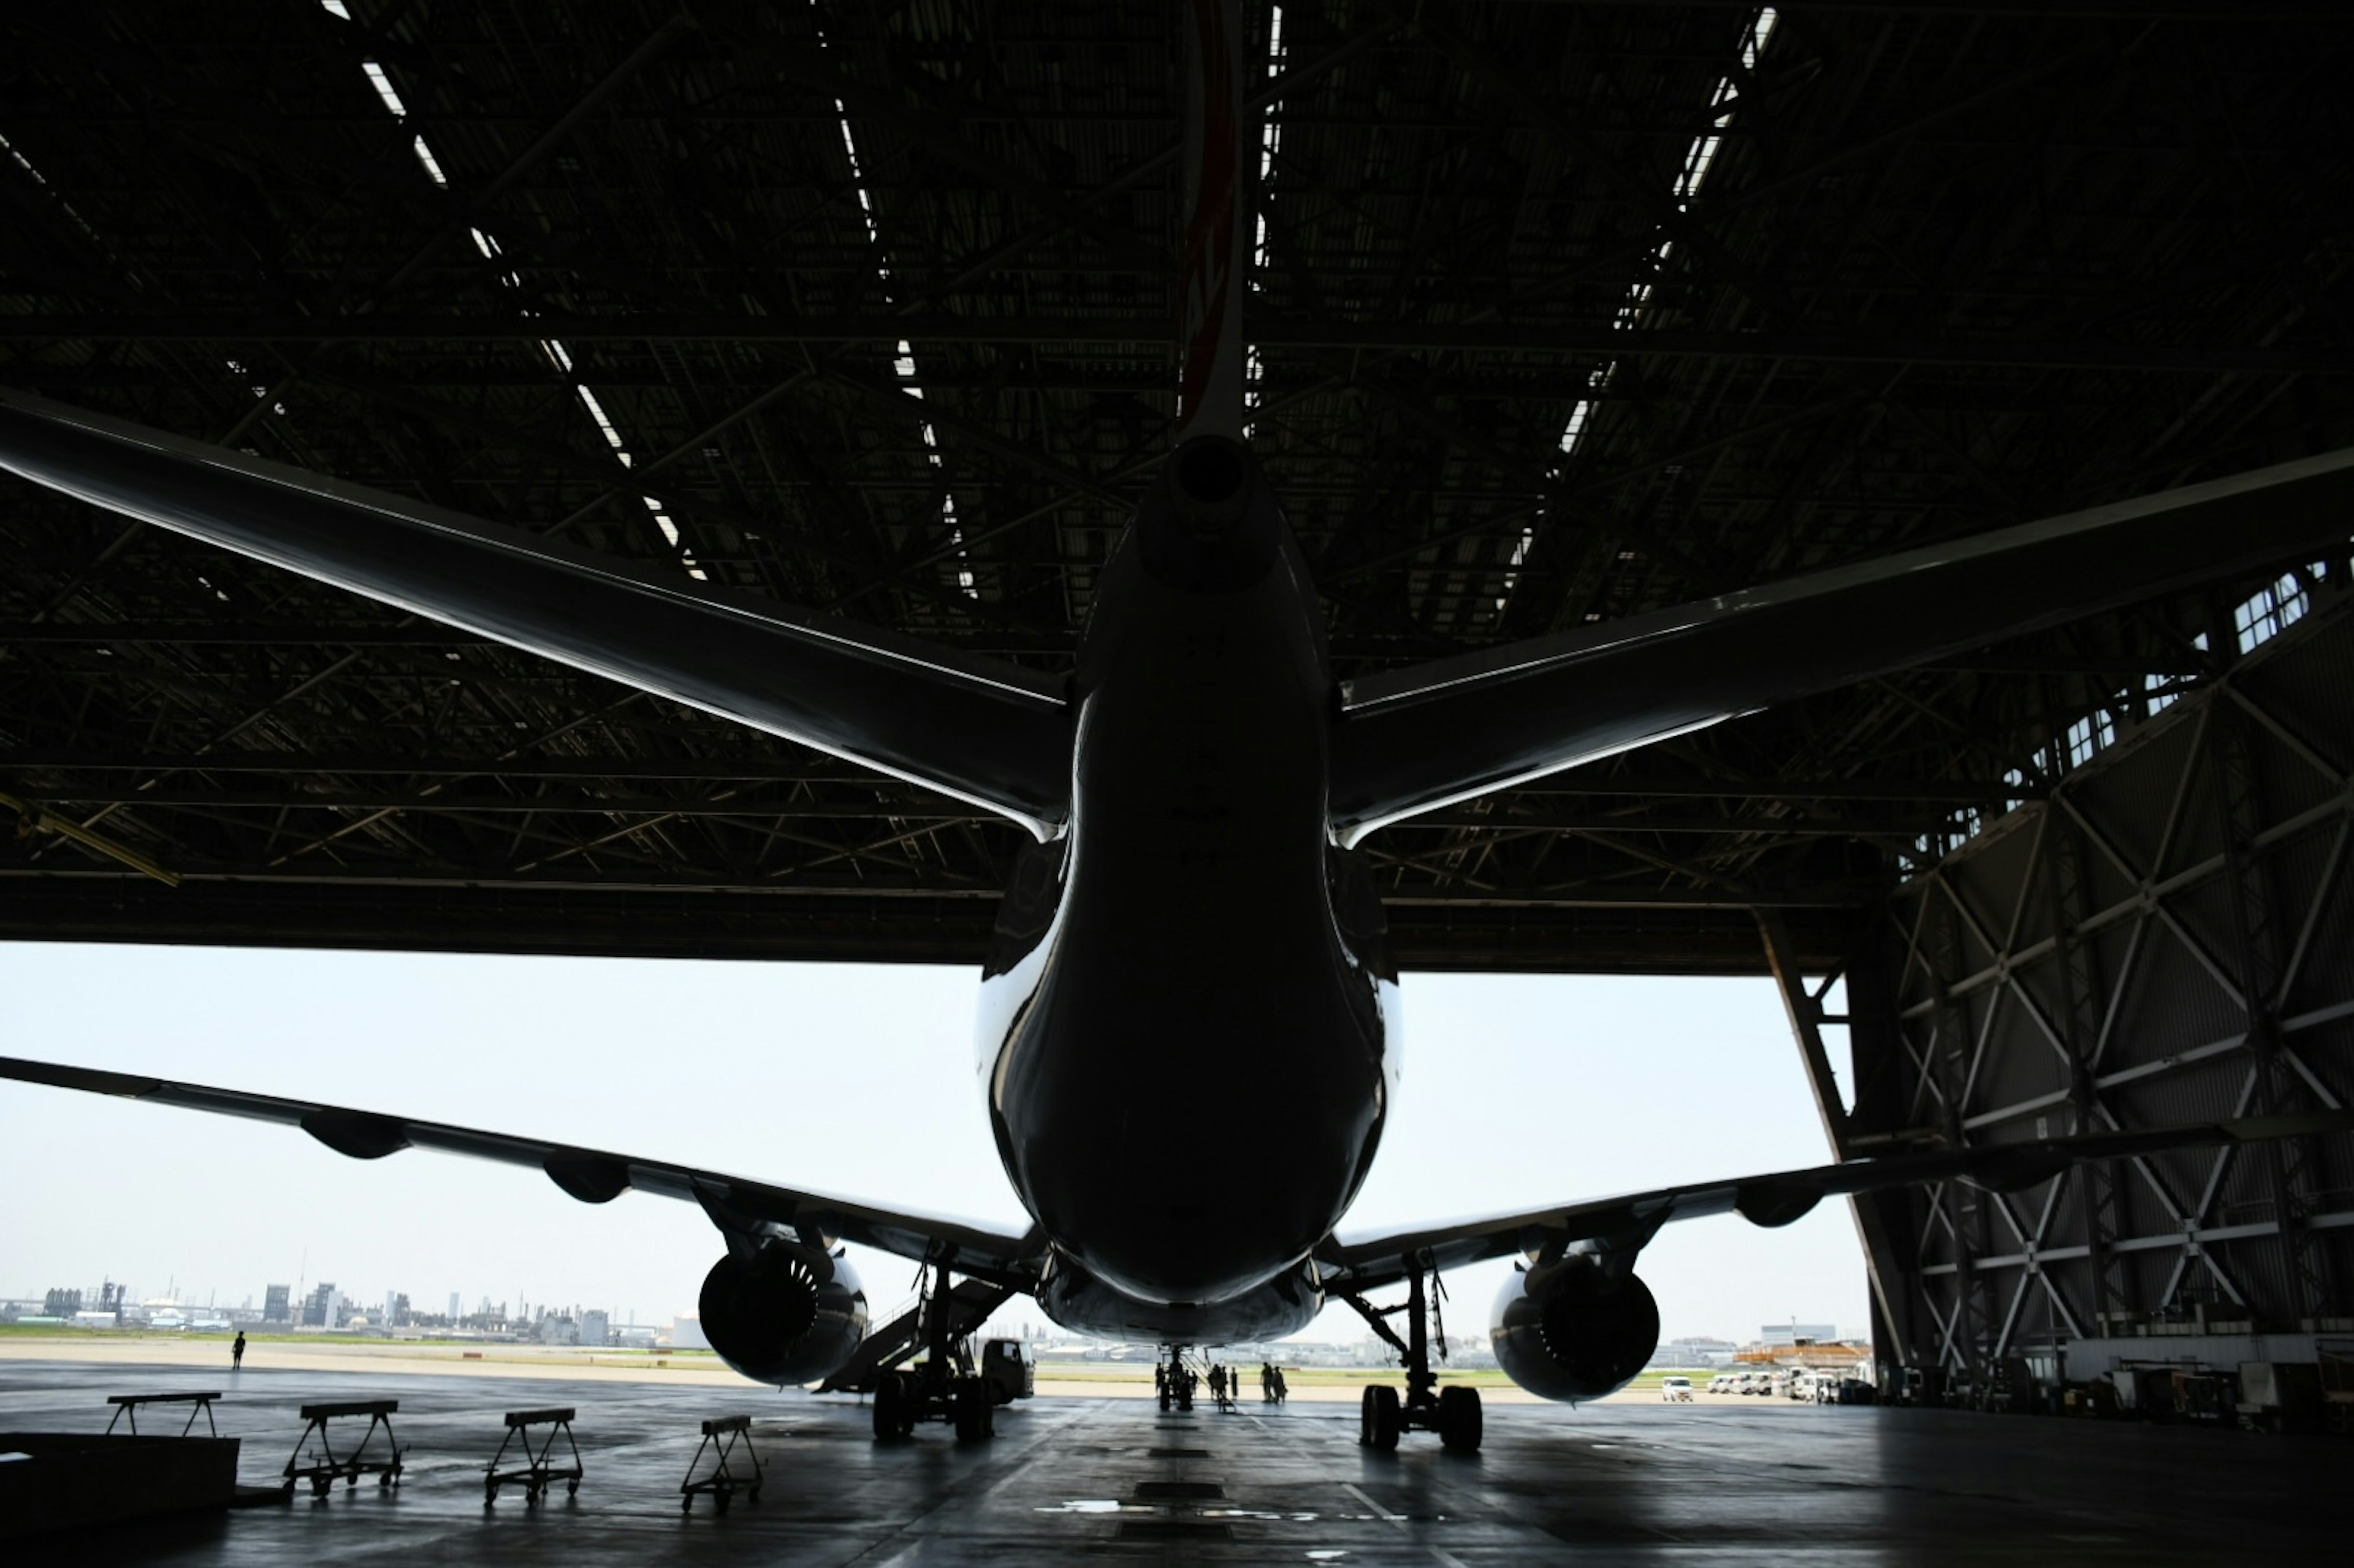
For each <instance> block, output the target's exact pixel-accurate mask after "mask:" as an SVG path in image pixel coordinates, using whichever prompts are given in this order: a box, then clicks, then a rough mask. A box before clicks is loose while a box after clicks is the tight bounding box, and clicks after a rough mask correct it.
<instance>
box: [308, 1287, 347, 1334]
mask: <svg viewBox="0 0 2354 1568" xmlns="http://www.w3.org/2000/svg"><path fill="white" fill-rule="evenodd" d="M344 1316H345V1314H344V1293H343V1292H342V1291H340V1290H338V1289H336V1288H335V1287H334V1286H333V1285H331V1284H322V1285H321V1286H320V1287H318V1288H317V1289H315V1290H313V1291H312V1292H311V1298H310V1299H309V1300H307V1301H305V1302H303V1303H302V1324H303V1327H305V1328H309V1329H340V1328H342V1327H343V1326H344Z"/></svg>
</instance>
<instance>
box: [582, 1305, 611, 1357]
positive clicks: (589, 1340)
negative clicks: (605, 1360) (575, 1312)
mask: <svg viewBox="0 0 2354 1568" xmlns="http://www.w3.org/2000/svg"><path fill="white" fill-rule="evenodd" d="M611 1337H612V1330H611V1328H610V1319H608V1318H607V1317H606V1315H605V1314H604V1313H602V1312H595V1311H590V1312H583V1313H581V1314H580V1342H581V1343H582V1344H584V1345H590V1346H594V1347H596V1348H598V1349H599V1350H601V1349H603V1348H604V1344H605V1341H606V1340H608V1339H610V1338H611Z"/></svg>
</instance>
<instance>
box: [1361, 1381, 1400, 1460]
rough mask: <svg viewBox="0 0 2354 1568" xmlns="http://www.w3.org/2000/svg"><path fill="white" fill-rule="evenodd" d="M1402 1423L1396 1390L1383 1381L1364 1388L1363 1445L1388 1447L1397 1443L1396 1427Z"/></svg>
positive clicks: (1393, 1446)
mask: <svg viewBox="0 0 2354 1568" xmlns="http://www.w3.org/2000/svg"><path fill="white" fill-rule="evenodd" d="M1400 1425H1402V1423H1401V1420H1400V1412H1399V1408H1398V1391H1397V1390H1396V1389H1394V1388H1393V1387H1391V1386H1390V1385H1389V1384H1388V1383H1374V1384H1373V1386H1371V1387H1370V1388H1368V1389H1366V1390H1365V1402H1364V1426H1365V1446H1367V1447H1371V1448H1382V1449H1390V1448H1395V1447H1396V1446H1397V1445H1398V1428H1399V1426H1400Z"/></svg>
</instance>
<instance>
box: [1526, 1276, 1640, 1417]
mask: <svg viewBox="0 0 2354 1568" xmlns="http://www.w3.org/2000/svg"><path fill="white" fill-rule="evenodd" d="M1492 1320H1493V1323H1494V1327H1493V1328H1491V1329H1490V1330H1489V1332H1490V1335H1491V1337H1492V1339H1493V1341H1494V1344H1495V1349H1496V1362H1497V1364H1498V1365H1499V1366H1501V1367H1502V1368H1503V1369H1504V1372H1505V1374H1506V1375H1507V1376H1509V1377H1510V1378H1511V1380H1512V1381H1513V1382H1514V1383H1519V1384H1520V1385H1521V1386H1522V1388H1524V1389H1527V1390H1528V1391H1529V1392H1530V1393H1533V1394H1536V1395H1538V1396H1540V1397H1541V1398H1544V1399H1562V1400H1571V1401H1575V1400H1581V1399H1599V1398H1601V1397H1602V1396H1603V1395H1604V1394H1606V1393H1615V1392H1616V1391H1617V1390H1618V1389H1621V1388H1624V1387H1626V1386H1627V1384H1628V1383H1630V1382H1632V1381H1633V1380H1634V1376H1635V1374H1636V1373H1637V1372H1641V1371H1642V1370H1643V1363H1644V1362H1646V1361H1649V1360H1650V1359H1651V1351H1654V1350H1655V1349H1657V1348H1658V1346H1659V1303H1658V1302H1656V1301H1654V1300H1652V1299H1651V1292H1650V1287H1648V1286H1646V1285H1645V1284H1644V1283H1643V1282H1642V1281H1641V1280H1639V1279H1638V1278H1636V1277H1635V1276H1634V1275H1633V1274H1631V1273H1622V1274H1617V1275H1613V1274H1610V1273H1608V1272H1606V1270H1605V1269H1604V1268H1603V1267H1602V1266H1601V1265H1600V1264H1597V1263H1596V1262H1595V1261H1594V1260H1593V1259H1592V1258H1590V1257H1583V1256H1572V1257H1565V1258H1563V1259H1562V1260H1561V1261H1560V1262H1558V1263H1553V1264H1541V1265H1539V1266H1536V1267H1534V1268H1531V1269H1528V1270H1527V1271H1525V1272H1523V1273H1519V1274H1515V1275H1513V1276H1512V1277H1511V1278H1510V1279H1507V1280H1506V1281H1504V1287H1503V1288H1502V1289H1501V1290H1500V1291H1498V1292H1497V1293H1496V1307H1495V1310H1494V1312H1493V1314H1492Z"/></svg>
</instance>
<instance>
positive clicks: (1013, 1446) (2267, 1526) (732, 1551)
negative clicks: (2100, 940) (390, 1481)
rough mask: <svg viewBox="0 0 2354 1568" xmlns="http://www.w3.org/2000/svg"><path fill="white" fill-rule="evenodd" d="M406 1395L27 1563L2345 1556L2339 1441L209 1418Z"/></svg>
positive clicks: (1858, 1411)
mask: <svg viewBox="0 0 2354 1568" xmlns="http://www.w3.org/2000/svg"><path fill="white" fill-rule="evenodd" d="M126 1382H127V1383H136V1384H138V1385H140V1386H142V1387H143V1388H148V1387H152V1388H154V1389H161V1388H164V1387H166V1386H170V1387H186V1388H190V1389H194V1388H199V1387H201V1388H220V1387H223V1386H224V1385H223V1382H222V1380H221V1378H220V1377H218V1376H217V1375H208V1374H205V1373H199V1372H186V1371H175V1372H144V1373H143V1374H142V1375H137V1376H134V1377H133V1378H131V1379H129V1380H126V1379H125V1376H124V1373H123V1370H122V1369H121V1368H111V1367H103V1366H90V1365H79V1364H69V1363H64V1362H53V1361H14V1362H11V1363H10V1364H9V1365H8V1367H7V1369H6V1375H5V1383H0V1428H8V1427H13V1428H15V1429H18V1430H31V1429H46V1430H51V1431H60V1430H63V1431H76V1430H82V1429H88V1430H91V1431H96V1430H98V1429H99V1427H100V1426H101V1425H103V1422H102V1420H101V1416H102V1415H103V1414H105V1412H106V1406H105V1397H106V1395H107V1394H109V1393H114V1392H118V1391H119V1389H120V1387H122V1386H124V1385H126ZM387 1396H390V1397H398V1399H399V1401H400V1410H399V1414H398V1416H397V1417H396V1422H397V1426H398V1436H399V1437H400V1439H401V1441H402V1443H403V1444H404V1445H405V1446H407V1447H408V1455H407V1457H406V1460H405V1471H404V1475H403V1478H402V1484H401V1486H400V1487H399V1488H398V1489H397V1490H392V1491H385V1490H379V1489H377V1488H376V1486H375V1485H373V1484H372V1480H363V1481H362V1483H361V1484H360V1485H359V1486H357V1487H356V1488H353V1489H344V1488H340V1487H339V1488H336V1489H334V1492H333V1493H332V1495H331V1496H330V1497H328V1498H327V1499H323V1500H318V1501H314V1500H313V1499H312V1498H311V1497H310V1495H309V1494H308V1493H307V1492H305V1493H303V1494H302V1495H301V1496H300V1497H298V1498H297V1499H296V1500H295V1501H293V1502H292V1503H291V1504H287V1505H283V1506H277V1505H273V1506H269V1507H263V1508H254V1509H240V1510H235V1511H232V1512H229V1513H227V1514H225V1515H220V1516H217V1517H214V1518H210V1519H205V1520H181V1521H163V1522H154V1523H149V1524H145V1525H136V1526H130V1527H125V1528H122V1529H119V1530H116V1531H110V1532H107V1533H104V1534H96V1535H82V1536H74V1537H49V1538H46V1539H41V1540H37V1541H34V1542H24V1543H21V1544H22V1545H23V1546H25V1547H27V1548H29V1549H30V1552H31V1555H29V1556H24V1557H16V1558H14V1560H15V1561H17V1562H22V1563H28V1564H29V1563H35V1562H41V1563H48V1562H57V1563H75V1564H78V1565H79V1564H111V1563H168V1564H174V1565H181V1564H186V1565H191V1568H193V1565H196V1564H205V1565H208V1568H209V1565H219V1568H264V1565H267V1568H292V1565H294V1564H301V1565H302V1568H328V1565H334V1564H357V1563H370V1564H374V1563H387V1564H388V1563H497V1564H503V1565H514V1568H527V1565H530V1564H535V1563H563V1564H567V1568H572V1565H578V1568H599V1565H602V1564H606V1563H612V1564H617V1565H620V1564H628V1565H631V1568H634V1565H637V1564H643V1563H681V1564H698V1563H731V1564H740V1563H824V1564H837V1563H838V1564H848V1563H860V1564H875V1565H879V1564H884V1563H891V1564H907V1565H913V1564H935V1563H937V1564H961V1563H990V1564H992V1565H999V1568H1002V1565H1004V1564H1009V1563H1023V1564H1028V1563H1060V1562H1073V1563H1080V1562H1092V1561H1098V1560H1101V1561H1142V1562H1152V1561H1179V1562H1199V1563H1341V1564H1351V1565H1353V1564H1367V1565H1372V1564H1409V1563H1411V1564H1429V1563H1437V1564H1461V1565H1464V1568H1476V1565H1480V1564H1491V1563H1494V1564H1500V1563H1580V1564H1603V1565H1606V1564H1616V1563H1702V1562H1705V1563H1814V1562H1822V1563H1840V1564H1863V1563H1872V1564H1881V1563H1957V1564H1976V1563H2038V1564H2059V1563H2102V1564H2109V1563H2116V1564H2124V1563H2134V1564H2144V1563H2186V1564H2187V1563H2200V1564H2206V1563H2245V1562H2258V1561H2261V1562H2264V1563H2302V1562H2311V1563H2325V1562H2326V1563H2332V1564H2342V1563H2345V1561H2346V1557H2345V1555H2344V1553H2345V1549H2346V1539H2347V1537H2346V1534H2345V1512H2344V1510H2345V1506H2346V1502H2345V1498H2346V1492H2345V1482H2346V1479H2347V1477H2348V1474H2349V1457H2354V1456H2349V1451H2348V1449H2347V1448H2346V1446H2344V1444H2342V1443H2339V1442H2333V1441H2327V1440H2323V1439H2318V1438H2316V1439H2297V1438H2277V1437H2263V1436H2250V1435H2243V1434H2240V1433H2234V1432H2225V1431H2215V1430H2206V1429H2192V1428H2184V1427H2147V1426H2137V1425H2112V1424H2091V1423H2080V1422H2073V1421H2062V1420H2056V1419H2035V1418H2031V1417H2017V1416H2010V1417H2006V1416H1984V1415H1973V1414H1961V1413H1952V1412H1943V1411H1915V1410H1877V1409H1868V1408H1854V1407H1816V1406H1798V1405H1789V1406H1786V1407H1760V1406H1755V1405H1738V1406H1726V1405H1718V1406H1697V1407H1694V1406H1672V1407H1669V1406H1654V1405H1645V1404H1606V1405H1596V1406H1589V1407H1587V1408H1585V1409H1583V1410H1577V1411H1571V1410H1567V1409H1562V1408H1557V1407H1540V1406H1526V1405H1507V1404H1499V1405H1497V1406H1495V1407H1494V1408H1492V1409H1491V1410H1490V1414H1489V1418H1488V1419H1489V1426H1488V1441H1487V1446H1486V1448H1485V1450H1484V1451H1483V1452H1482V1453H1480V1454H1479V1456H1478V1457H1476V1458H1468V1459H1467V1458H1462V1457H1455V1456H1450V1455H1446V1454H1443V1453H1441V1452H1440V1451H1439V1449H1438V1446H1437V1443H1436V1442H1425V1441H1417V1440H1414V1439H1409V1440H1408V1441H1407V1442H1406V1443H1405V1445H1403V1446H1401V1447H1400V1449H1399V1451H1398V1452H1396V1453H1395V1454H1379V1453H1371V1452H1367V1451H1365V1450H1363V1449H1360V1448H1359V1447H1358V1446H1356V1441H1355V1438H1356V1414H1355V1411H1354V1409H1353V1408H1352V1407H1351V1406H1348V1405H1344V1404H1310V1403H1305V1402H1297V1401H1296V1402H1294V1403H1293V1404H1290V1405H1288V1407H1286V1408H1284V1409H1281V1410H1265V1409H1262V1408H1261V1407H1259V1406H1257V1405H1256V1404H1246V1406H1245V1407H1244V1408H1243V1410H1242V1411H1241V1412H1240V1413H1239V1414H1219V1413H1218V1412H1216V1411H1214V1410H1213V1409H1210V1408H1209V1407H1208V1405H1207V1404H1206V1402H1204V1405H1203V1406H1202V1407H1201V1408H1198V1409H1197V1410H1196V1411H1194V1412H1193V1414H1190V1415H1186V1414H1165V1415H1164V1414H1160V1413H1159V1412H1158V1411H1156V1410H1155V1409H1154V1408H1153V1406H1152V1405H1151V1404H1150V1402H1149V1401H1141V1400H1136V1399H1113V1398H1056V1397H1041V1398H1039V1399H1036V1400H1034V1401H1031V1402H1029V1403H1027V1404H1021V1405H1017V1406H1015V1407H1013V1409H1011V1410H1009V1411H1006V1412H1003V1413H1002V1414H1001V1416H1000V1420H999V1425H998V1434H999V1435H998V1437H997V1439H996V1441H994V1442H993V1443H985V1444H978V1445H974V1446H970V1447H959V1446H957V1444H956V1443H955V1441H954V1440H953V1439H952V1438H951V1437H950V1436H949V1434H948V1433H947V1432H946V1431H945V1430H944V1429H942V1428H938V1427H927V1428H923V1429H920V1430H919V1432H918V1434H917V1437H916V1438H915V1440H914V1441H912V1442H908V1443H901V1444H895V1445H890V1446H878V1445H877V1444H875V1441H874V1440H873V1438H872V1436H870V1435H869V1430H868V1417H867V1413H866V1412H865V1410H864V1409H863V1408H862V1407H861V1406H860V1405H859V1404H858V1403H857V1402H856V1401H854V1400H851V1399H847V1398H824V1399H819V1398H811V1397H808V1396H804V1395H801V1394H799V1393H791V1394H784V1395H778V1394H771V1393H762V1392H759V1391H753V1390H746V1391H743V1392H741V1393H737V1392H735V1391H718V1390H712V1389H704V1388H677V1387H659V1386H654V1385H649V1384H614V1383H598V1384H551V1383H547V1382H545V1381H540V1380H531V1379H521V1378H517V1379H507V1378H501V1377H494V1376H465V1377H459V1376H440V1375H433V1376H408V1377H399V1378H386V1377H381V1376H375V1377H372V1376H369V1375H367V1374H365V1373H361V1374H352V1373H340V1372H277V1371H269V1370H264V1371H259V1372H257V1371H254V1370H250V1369H249V1370H248V1371H246V1372H243V1373H242V1374H240V1375H239V1377H238V1378H237V1380H236V1381H235V1383H233V1384H232V1385H229V1387H228V1392H227V1394H226V1397H224V1398H223V1400H222V1401H221V1402H220V1404H218V1405H217V1411H218V1414H219V1418H220V1425H221V1431H222V1434H223V1436H239V1437H241V1438H243V1439H244V1440H245V1446H244V1453H243V1456H242V1464H241V1470H242V1478H243V1479H244V1480H246V1481H248V1482H262V1481H271V1482H274V1481H275V1479H276V1477H277V1473H278V1471H279V1469H280V1467H281V1466H282V1465H283V1464H284V1463H285V1459H286V1456H287V1454H288V1452H289V1451H290V1450H291V1448H292V1445H293V1437H294V1435H295V1434H296V1433H297V1432H299V1431H300V1430H301V1429H302V1422H301V1420H300V1419H299V1418H298V1417H297V1415H296V1410H297V1408H298V1407H299V1406H301V1405H302V1404H313V1403H321V1402H328V1401H347V1400H358V1399H366V1398H379V1397H387ZM557 1403H560V1404H572V1405H575V1406H577V1408H578V1413H579V1414H578V1421H577V1430H578V1435H579V1442H580V1448H581V1453H582V1458H583V1463H584V1467H585V1469H586V1471H587V1475H586V1478H585V1479H584V1480H583V1482H582V1485H581V1488H580V1491H579V1495H578V1498H577V1499H566V1498H565V1497H564V1496H563V1495H562V1493H561V1491H560V1489H559V1490H558V1491H557V1493H556V1494H555V1495H553V1496H552V1498H551V1499H549V1500H547V1501H545V1502H542V1503H541V1504H539V1505H538V1506H537V1507H529V1506H526V1504H525V1500H524V1499H523V1498H522V1497H521V1496H520V1495H518V1494H517V1493H516V1492H514V1491H508V1492H505V1493H503V1494H502V1495H501V1497H500V1499H499V1500H498V1502H497V1503H496V1504H495V1505H493V1506H491V1507H488V1508H486V1507H485V1506H484V1504H483V1500H482V1471H483V1467H484V1465H485V1464H486V1463H487V1461H488V1460H489V1459H490V1457H491V1454H492V1451H493V1448H494V1447H495V1446H496V1445H497V1443H498V1440H499V1437H500V1436H501V1435H502V1431H503V1427H502V1425H501V1415H502V1414H503V1413H504V1411H506V1410H510V1409H523V1408H531V1407H537V1406H544V1405H547V1404H557ZM737 1410H743V1411H748V1412H750V1413H751V1414H753V1415H754V1417H755V1425H754V1429H753V1431H754V1441H755V1442H756V1443H757V1444H758V1449H759V1453H760V1457H761V1459H762V1461H763V1463H764V1464H765V1465H766V1467H767V1485H766V1487H765V1489H764V1491H763V1493H762V1496H761V1499H760V1500H759V1501H758V1503H757V1504H754V1503H752V1502H750V1501H749V1500H748V1499H746V1498H745V1497H743V1496H742V1495H741V1494H738V1496H737V1499H736V1501H735V1506H734V1507H733V1508H732V1509H731V1510H729V1511H728V1512H727V1513H726V1514H725V1515H724V1516H722V1515H717V1514H715V1513H714V1512H713V1511H712V1510H711V1508H710V1505H709V1502H708V1500H707V1499H697V1501H696V1504H695V1510H694V1511H693V1512H692V1513H686V1514H683V1513H682V1512H681V1510H680V1506H679V1494H678V1487H679V1484H680V1482H681V1481H682V1480H683V1479H684V1478H685V1476H686V1473H687V1470H688V1467H689V1462H690V1460H691V1459H692V1458H693V1457H694V1456H695V1450H696V1448H697V1446H698V1445H699V1444H700V1443H701V1441H702V1438H701V1435H700V1426H701V1423H702V1422H703V1420H705V1418H706V1417H709V1416H713V1415H718V1414H732V1413H734V1412H736V1411H737Z"/></svg>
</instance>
